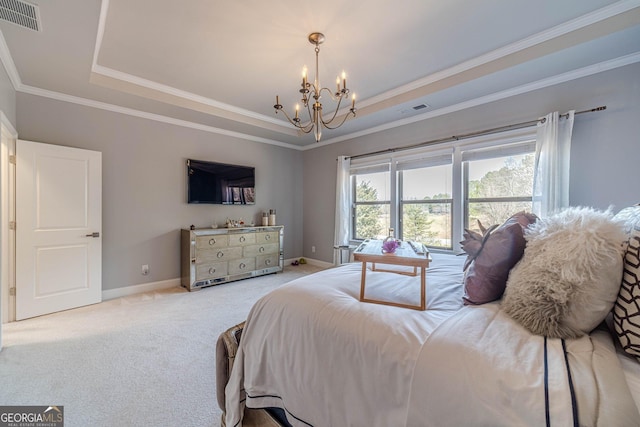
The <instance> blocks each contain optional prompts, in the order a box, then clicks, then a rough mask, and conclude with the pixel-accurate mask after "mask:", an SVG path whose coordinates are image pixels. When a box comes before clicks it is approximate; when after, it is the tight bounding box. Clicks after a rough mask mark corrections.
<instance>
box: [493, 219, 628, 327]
mask: <svg viewBox="0 0 640 427" xmlns="http://www.w3.org/2000/svg"><path fill="white" fill-rule="evenodd" d="M625 237H626V236H625V233H624V229H623V226H622V224H621V223H620V222H619V221H616V220H614V219H613V214H612V213H611V212H610V211H606V212H602V211H597V210H594V209H591V208H581V207H575V208H568V209H565V210H563V211H561V212H559V213H557V214H554V215H551V216H549V217H548V218H543V219H540V220H538V221H537V222H536V223H535V224H532V225H530V226H529V228H528V229H527V230H526V231H525V239H526V241H527V246H526V248H525V251H524V256H523V257H522V259H521V260H520V262H519V263H518V264H517V265H516V266H515V267H514V268H513V269H512V270H511V273H510V275H509V279H508V281H507V288H506V291H505V294H504V299H503V302H502V306H503V309H504V310H505V312H506V313H507V314H509V315H511V317H513V318H514V319H515V320H516V321H518V322H519V323H520V324H522V325H523V326H524V327H525V328H527V329H529V330H530V331H531V332H533V333H534V334H538V335H545V336H548V337H552V338H575V337H579V336H581V335H583V334H585V333H589V332H591V331H592V330H593V329H594V328H595V327H596V326H598V324H600V322H602V321H603V320H604V318H605V317H606V316H607V314H608V313H609V312H610V311H611V308H612V307H613V304H614V302H615V301H616V297H617V296H618V291H619V289H620V280H621V278H622V254H623V246H622V243H623V242H624V241H625V240H626V238H625Z"/></svg>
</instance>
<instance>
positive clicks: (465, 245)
mask: <svg viewBox="0 0 640 427" xmlns="http://www.w3.org/2000/svg"><path fill="white" fill-rule="evenodd" d="M537 219H538V217H537V216H535V215H534V214H532V213H527V212H518V213H516V214H515V215H513V216H511V218H509V219H508V220H507V221H506V222H505V223H504V224H502V225H501V226H500V227H497V226H493V227H490V228H489V229H486V230H484V229H483V227H482V224H480V227H481V230H483V234H482V235H481V234H479V233H477V232H474V231H470V230H465V234H464V237H465V240H463V241H462V242H460V244H461V245H462V249H463V250H464V251H465V252H466V253H467V254H468V256H467V261H466V263H465V276H464V296H463V297H462V299H463V302H464V304H465V305H471V304H485V303H488V302H491V301H495V300H498V299H500V298H502V294H503V293H504V289H505V286H506V284H507V277H508V276H509V271H511V269H512V268H513V266H514V265H516V263H517V262H518V261H520V258H522V255H523V253H524V247H525V244H526V241H525V239H524V229H525V228H527V227H528V226H529V225H530V224H532V223H534V222H536V220H537ZM496 227H497V228H496Z"/></svg>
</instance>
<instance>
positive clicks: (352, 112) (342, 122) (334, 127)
mask: <svg viewBox="0 0 640 427" xmlns="http://www.w3.org/2000/svg"><path fill="white" fill-rule="evenodd" d="M349 114H353V117H355V116H356V111H355V110H354V109H353V108H350V109H349V112H348V113H347V114H345V115H344V118H343V119H342V121H341V122H340V124H339V125H337V126H333V127H332V126H329V125H330V124H331V122H332V121H333V118H332V119H331V120H330V121H328V122H326V123H325V122H324V121H323V122H322V125H323V126H324V127H326V128H327V129H330V130H334V129H338V128H339V127H340V126H342V125H343V124H344V122H346V121H347V119H348V118H349ZM334 118H335V117H334Z"/></svg>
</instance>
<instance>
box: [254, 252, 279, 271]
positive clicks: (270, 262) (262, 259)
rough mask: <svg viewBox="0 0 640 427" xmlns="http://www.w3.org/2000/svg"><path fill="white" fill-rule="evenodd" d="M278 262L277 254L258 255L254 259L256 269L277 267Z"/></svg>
mask: <svg viewBox="0 0 640 427" xmlns="http://www.w3.org/2000/svg"><path fill="white" fill-rule="evenodd" d="M279 262H280V256H279V255H278V254H273V255H260V256H257V257H256V269H257V270H260V269H261V268H269V267H277V266H278V265H279Z"/></svg>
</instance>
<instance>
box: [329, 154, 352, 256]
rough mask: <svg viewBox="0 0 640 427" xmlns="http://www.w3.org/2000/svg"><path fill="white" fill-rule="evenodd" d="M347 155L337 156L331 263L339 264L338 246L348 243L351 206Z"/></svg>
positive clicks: (349, 161)
mask: <svg viewBox="0 0 640 427" xmlns="http://www.w3.org/2000/svg"><path fill="white" fill-rule="evenodd" d="M350 167H351V160H350V159H349V157H346V156H340V157H338V175H337V178H336V222H335V238H334V248H335V250H334V251H333V254H334V255H333V263H334V264H336V265H338V264H340V261H341V260H340V254H341V252H342V250H341V249H340V246H348V245H349V209H350V206H351V192H350V188H349V176H350V175H349V168H350Z"/></svg>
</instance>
